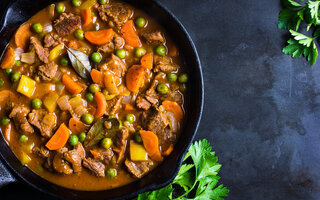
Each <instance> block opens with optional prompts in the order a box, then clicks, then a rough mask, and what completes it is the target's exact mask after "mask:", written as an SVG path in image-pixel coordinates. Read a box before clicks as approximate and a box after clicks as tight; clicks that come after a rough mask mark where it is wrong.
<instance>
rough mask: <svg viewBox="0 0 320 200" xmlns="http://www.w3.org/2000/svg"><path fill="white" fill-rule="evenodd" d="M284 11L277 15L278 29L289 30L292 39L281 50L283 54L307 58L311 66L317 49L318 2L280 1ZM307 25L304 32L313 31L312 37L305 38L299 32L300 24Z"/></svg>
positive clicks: (319, 30)
mask: <svg viewBox="0 0 320 200" xmlns="http://www.w3.org/2000/svg"><path fill="white" fill-rule="evenodd" d="M281 2H282V4H283V5H284V7H285V9H283V10H282V11H281V12H280V13H279V17H278V27H279V29H287V30H289V32H290V34H291V36H292V38H290V39H289V40H288V41H287V42H288V45H287V46H286V47H284V48H283V50H282V51H283V53H285V54H287V55H292V57H293V58H298V57H300V56H301V55H303V56H304V57H306V58H307V60H308V62H309V63H310V64H311V65H314V64H315V63H316V60H317V57H318V49H317V46H316V41H317V38H318V37H319V36H320V28H319V27H318V26H319V25H320V18H319V15H320V12H319V6H320V0H315V1H312V0H309V1H300V2H297V0H281ZM302 21H304V22H305V23H306V25H307V28H306V31H307V32H309V31H310V30H311V29H312V30H313V34H312V36H306V35H304V34H302V33H300V32H298V31H299V29H300V25H301V22H302Z"/></svg>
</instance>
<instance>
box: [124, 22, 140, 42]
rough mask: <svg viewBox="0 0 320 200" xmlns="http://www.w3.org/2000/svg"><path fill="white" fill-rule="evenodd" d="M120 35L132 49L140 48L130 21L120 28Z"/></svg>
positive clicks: (132, 23)
mask: <svg viewBox="0 0 320 200" xmlns="http://www.w3.org/2000/svg"><path fill="white" fill-rule="evenodd" d="M120 32H121V34H122V37H123V38H124V40H125V41H126V43H127V44H128V45H130V46H132V47H140V46H141V42H140V39H139V36H138V34H137V32H136V29H135V27H134V22H133V21H132V20H129V21H127V22H126V23H125V24H124V25H123V26H122V28H121V31H120Z"/></svg>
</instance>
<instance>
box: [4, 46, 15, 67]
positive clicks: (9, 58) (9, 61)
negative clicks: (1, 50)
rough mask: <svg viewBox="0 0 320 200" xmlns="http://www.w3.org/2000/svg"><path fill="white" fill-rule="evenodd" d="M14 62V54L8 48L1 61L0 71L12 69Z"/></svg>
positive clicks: (11, 49)
mask: <svg viewBox="0 0 320 200" xmlns="http://www.w3.org/2000/svg"><path fill="white" fill-rule="evenodd" d="M14 62H15V52H14V50H13V48H12V47H8V48H7V50H6V52H5V54H4V56H3V58H2V61H1V69H8V68H12V65H13V64H14Z"/></svg>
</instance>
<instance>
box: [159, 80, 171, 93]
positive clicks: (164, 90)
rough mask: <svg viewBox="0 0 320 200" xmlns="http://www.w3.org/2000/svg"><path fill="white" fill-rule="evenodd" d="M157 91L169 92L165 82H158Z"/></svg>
mask: <svg viewBox="0 0 320 200" xmlns="http://www.w3.org/2000/svg"><path fill="white" fill-rule="evenodd" d="M157 91H158V92H159V93H160V94H167V93H168V92H169V88H168V86H167V85H166V84H163V83H162V84H159V85H158V86H157Z"/></svg>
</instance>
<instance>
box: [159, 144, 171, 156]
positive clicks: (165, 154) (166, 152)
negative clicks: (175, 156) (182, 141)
mask: <svg viewBox="0 0 320 200" xmlns="http://www.w3.org/2000/svg"><path fill="white" fill-rule="evenodd" d="M172 151H173V145H170V146H169V147H168V148H167V149H166V150H165V151H164V152H162V153H161V155H162V156H168V155H170V154H171V152H172Z"/></svg>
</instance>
